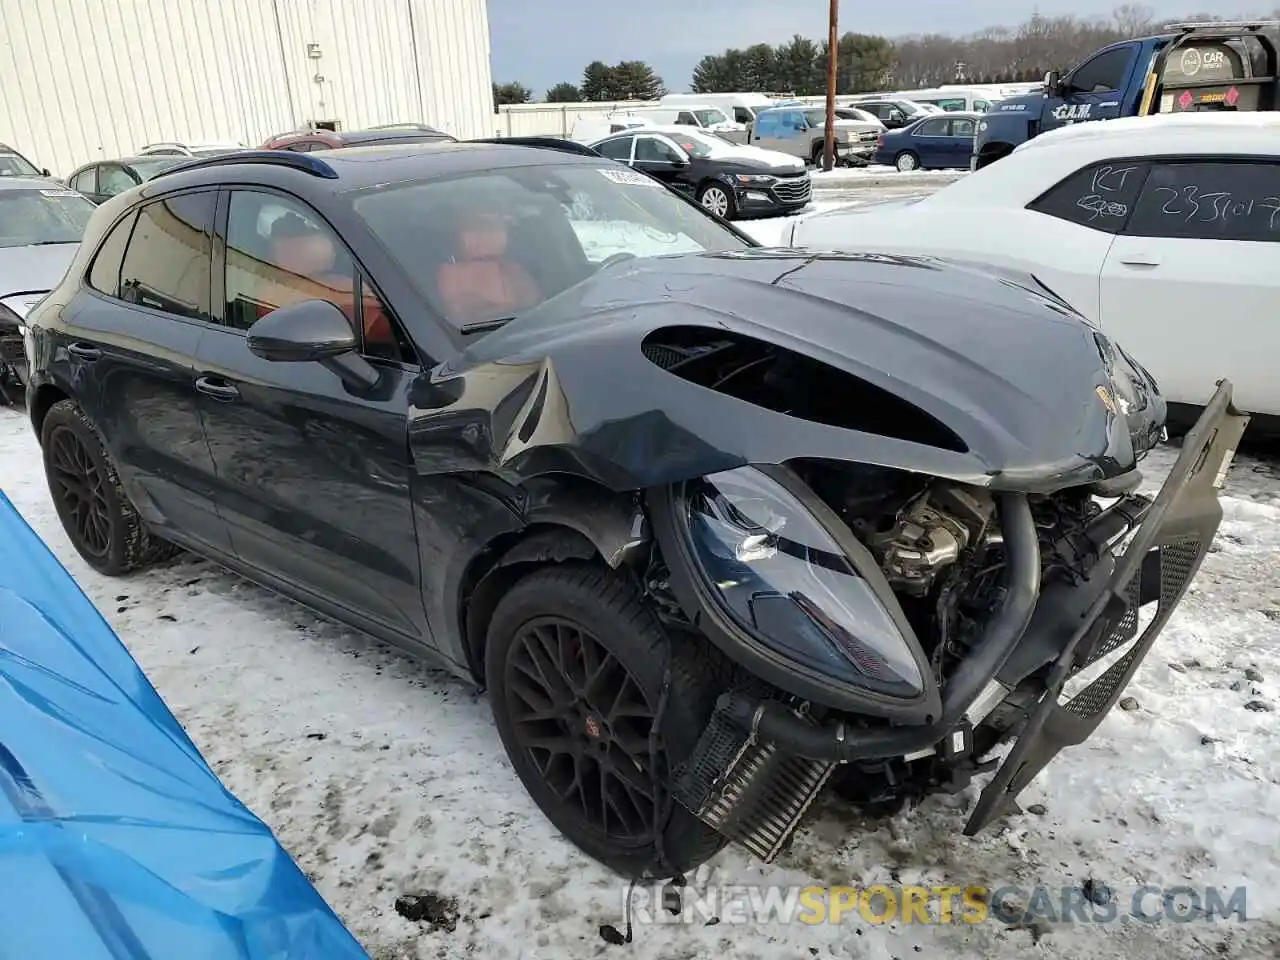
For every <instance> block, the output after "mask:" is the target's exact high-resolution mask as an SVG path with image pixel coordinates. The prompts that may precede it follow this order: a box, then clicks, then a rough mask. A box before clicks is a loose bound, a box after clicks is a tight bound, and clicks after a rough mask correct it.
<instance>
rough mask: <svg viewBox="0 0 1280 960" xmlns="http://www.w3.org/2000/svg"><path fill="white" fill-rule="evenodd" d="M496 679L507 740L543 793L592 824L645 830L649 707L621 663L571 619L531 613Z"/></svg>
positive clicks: (628, 837)
mask: <svg viewBox="0 0 1280 960" xmlns="http://www.w3.org/2000/svg"><path fill="white" fill-rule="evenodd" d="M504 680H505V691H504V693H503V696H504V697H505V700H506V704H507V711H508V716H509V717H510V720H511V724H512V727H513V732H514V734H515V738H516V741H517V743H518V744H519V746H520V747H521V749H523V750H524V751H526V753H527V754H528V755H529V756H530V758H531V759H532V760H533V762H534V764H535V765H536V767H537V769H538V770H539V771H540V773H541V775H542V777H543V779H544V780H545V781H546V783H547V786H548V787H549V788H550V789H551V790H552V791H553V793H554V794H555V795H556V796H557V797H558V798H559V799H560V800H561V801H562V802H564V803H565V804H568V805H570V806H571V807H572V808H574V809H575V810H576V812H577V814H578V816H580V817H581V818H582V822H583V824H584V826H588V827H589V828H590V829H592V830H593V831H597V832H602V833H603V834H604V835H605V836H607V837H610V838H612V839H617V840H622V841H624V842H628V843H635V842H645V841H647V840H649V838H650V837H651V836H652V831H653V818H654V805H655V802H656V798H657V796H658V789H657V785H656V784H655V783H654V782H653V780H652V776H653V775H654V774H651V770H653V771H655V773H656V775H658V776H661V768H660V767H654V766H651V763H650V759H651V758H650V748H649V740H648V737H649V730H650V728H651V727H652V724H653V711H652V709H651V708H650V706H649V704H648V702H647V700H646V697H645V695H644V691H643V690H642V689H641V688H640V686H639V684H638V683H637V682H636V681H635V679H634V678H633V677H632V676H631V674H630V673H629V672H628V671H627V669H626V667H625V666H624V665H623V663H622V662H621V661H620V660H618V658H617V657H615V656H614V655H613V654H612V653H611V652H610V651H609V649H608V648H607V647H605V646H604V644H602V643H601V642H600V641H599V640H598V639H597V638H596V637H595V636H592V635H591V634H590V633H589V632H588V631H586V630H584V629H583V628H582V627H581V626H579V625H578V624H576V623H573V622H571V621H569V620H566V619H562V618H559V617H540V618H538V619H536V620H533V621H530V622H529V623H527V624H526V625H525V627H524V628H523V629H521V631H520V632H519V633H518V634H517V635H516V637H515V638H514V640H513V642H512V646H511V650H510V651H509V653H508V655H507V660H506V667H505V669H504Z"/></svg>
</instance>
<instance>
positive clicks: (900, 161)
mask: <svg viewBox="0 0 1280 960" xmlns="http://www.w3.org/2000/svg"><path fill="white" fill-rule="evenodd" d="M893 165H894V166H895V167H897V168H898V169H899V170H900V171H901V172H902V173H909V172H910V171H912V170H919V169H920V158H919V157H917V156H916V155H915V154H914V153H912V152H911V151H910V150H903V151H902V152H901V153H900V154H898V156H897V158H896V159H895V160H894V161H893Z"/></svg>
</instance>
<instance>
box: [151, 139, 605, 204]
mask: <svg viewBox="0 0 1280 960" xmlns="http://www.w3.org/2000/svg"><path fill="white" fill-rule="evenodd" d="M263 155H271V156H273V158H274V157H275V156H281V157H284V158H286V159H284V160H274V159H273V160H272V161H271V162H263V161H261V160H258V159H257V158H259V157H263ZM315 161H319V162H321V163H323V164H325V165H327V166H328V167H330V168H331V169H332V170H333V172H334V174H335V175H336V176H335V177H334V178H332V179H327V180H326V179H324V178H321V177H314V176H310V175H309V174H307V173H306V172H305V170H304V169H303V167H304V166H305V165H306V164H308V163H314V162H315ZM610 162H611V161H608V160H605V159H604V158H603V157H595V156H583V155H580V154H576V153H569V152H565V151H560V150H551V149H545V148H538V147H526V146H514V145H507V144H499V143H479V142H475V143H465V142H462V143H459V142H456V141H451V140H443V141H418V142H407V143H406V142H400V143H385V144H375V145H370V146H354V147H339V148H336V149H332V150H316V151H314V152H312V153H309V154H297V155H290V154H288V153H286V152H284V151H274V150H263V151H247V152H245V153H241V154H226V155H225V156H222V157H217V158H213V162H208V161H203V160H199V161H195V162H189V163H188V164H182V165H180V166H179V167H178V168H177V169H174V170H170V171H165V172H164V173H163V174H161V175H160V176H158V177H157V178H155V179H153V180H151V181H149V184H150V185H151V186H152V188H153V189H154V188H157V187H160V186H162V185H163V186H165V188H166V189H167V187H168V186H169V185H172V186H173V187H189V186H202V185H206V184H210V183H227V182H240V183H249V184H258V185H264V186H272V185H276V186H280V185H283V184H286V183H292V184H295V185H296V184H297V183H298V180H297V179H296V178H298V177H307V178H308V179H309V180H312V181H314V182H316V183H328V184H330V185H331V188H330V192H332V193H347V192H350V191H354V190H363V189H365V188H367V187H372V186H376V185H378V184H386V183H404V182H406V181H410V180H429V179H432V178H435V177H448V176H452V175H455V174H459V173H482V172H483V171H485V170H490V169H509V168H514V167H533V166H549V165H558V166H568V165H579V166H600V165H602V164H606V163H610ZM295 163H296V164H297V166H296V167H295V166H293V164H295Z"/></svg>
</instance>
